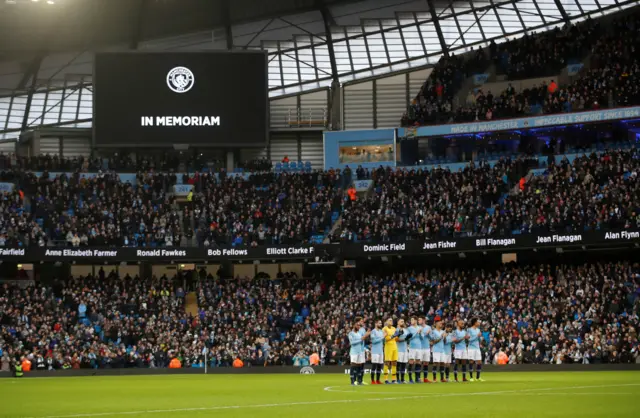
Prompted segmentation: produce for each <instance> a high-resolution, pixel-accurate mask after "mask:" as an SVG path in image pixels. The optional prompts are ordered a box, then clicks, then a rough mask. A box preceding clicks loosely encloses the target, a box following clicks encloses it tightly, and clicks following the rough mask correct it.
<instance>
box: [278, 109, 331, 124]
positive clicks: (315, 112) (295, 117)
mask: <svg viewBox="0 0 640 418" xmlns="http://www.w3.org/2000/svg"><path fill="white" fill-rule="evenodd" d="M327 124H328V113H327V108H326V107H325V108H299V107H298V108H295V109H289V112H288V114H287V118H286V125H287V126H288V127H290V128H326V127H327Z"/></svg>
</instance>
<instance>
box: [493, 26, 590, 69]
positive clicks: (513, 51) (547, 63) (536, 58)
mask: <svg viewBox="0 0 640 418" xmlns="http://www.w3.org/2000/svg"><path fill="white" fill-rule="evenodd" d="M600 31H601V30H600V23H599V22H598V21H597V20H592V19H591V18H588V19H587V20H585V21H583V22H580V23H578V24H577V25H573V24H567V25H565V26H564V27H563V28H562V29H560V28H556V29H553V30H551V31H547V32H542V33H535V32H534V33H532V34H531V35H529V34H525V35H524V36H523V37H522V38H519V39H516V40H514V41H511V42H505V43H502V44H500V45H496V44H495V42H492V43H491V45H490V47H489V50H490V53H491V58H492V60H493V62H494V63H495V65H496V70H497V73H498V74H506V75H507V77H508V79H509V80H518V79H525V78H533V77H544V76H552V75H555V74H559V73H560V71H562V69H563V68H564V67H566V66H567V64H568V63H571V62H574V61H577V62H579V61H580V60H581V59H582V58H584V57H585V56H586V55H587V54H588V52H589V47H590V45H591V42H593V39H597V38H598V36H599V34H600Z"/></svg>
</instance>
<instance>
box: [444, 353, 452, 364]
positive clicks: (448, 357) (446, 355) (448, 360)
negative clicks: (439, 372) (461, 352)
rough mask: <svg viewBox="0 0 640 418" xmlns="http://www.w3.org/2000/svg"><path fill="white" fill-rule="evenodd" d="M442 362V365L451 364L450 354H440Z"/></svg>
mask: <svg viewBox="0 0 640 418" xmlns="http://www.w3.org/2000/svg"><path fill="white" fill-rule="evenodd" d="M442 362H443V363H444V364H451V353H443V354H442Z"/></svg>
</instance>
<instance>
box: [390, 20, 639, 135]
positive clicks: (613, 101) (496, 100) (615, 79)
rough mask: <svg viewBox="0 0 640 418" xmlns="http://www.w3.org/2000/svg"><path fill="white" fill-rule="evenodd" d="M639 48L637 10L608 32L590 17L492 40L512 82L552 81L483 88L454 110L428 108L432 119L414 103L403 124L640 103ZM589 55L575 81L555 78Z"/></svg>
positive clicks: (498, 65) (499, 66) (497, 60)
mask: <svg viewBox="0 0 640 418" xmlns="http://www.w3.org/2000/svg"><path fill="white" fill-rule="evenodd" d="M591 40H595V41H593V42H592V41H591ZM589 48H590V49H589ZM638 48H640V17H639V15H638V14H637V13H634V14H631V15H625V16H622V17H620V18H618V19H615V20H613V21H612V22H611V25H610V27H608V28H607V29H606V31H605V30H604V29H603V28H601V27H600V24H599V23H597V21H596V20H591V19H588V20H586V21H585V22H582V23H580V24H578V25H571V26H566V27H565V28H563V29H562V30H561V29H555V30H553V31H550V32H544V33H542V34H532V35H527V36H525V37H523V38H521V39H518V40H514V41H511V42H506V43H504V44H501V45H500V46H497V45H496V44H494V43H492V44H491V45H490V48H489V52H490V55H491V58H492V60H493V62H494V63H495V64H496V69H497V70H496V71H497V73H503V74H506V75H507V77H508V79H509V80H518V79H524V78H531V77H536V78H537V77H541V76H549V80H548V81H547V82H544V83H541V84H540V85H538V86H534V87H527V88H524V89H522V90H516V89H515V88H514V87H513V86H512V85H511V84H509V86H508V87H507V89H505V90H504V91H501V92H491V91H490V90H486V91H485V90H484V89H482V88H478V89H475V90H472V91H470V92H469V94H468V95H467V98H466V100H465V103H460V104H459V105H458V106H455V110H452V109H453V107H451V106H449V107H448V108H447V109H436V113H433V112H429V114H430V115H431V117H429V118H425V117H424V116H423V115H424V113H425V112H424V109H422V108H420V109H416V105H415V103H412V104H411V105H410V106H409V108H410V111H409V113H407V114H405V115H404V116H403V118H402V124H403V126H408V125H425V124H430V123H432V121H436V120H437V121H438V122H439V123H443V122H474V121H487V120H496V119H505V118H513V117H519V116H526V115H532V114H538V113H544V114H553V113H562V112H576V111H583V110H597V109H600V108H608V107H620V106H632V105H638V104H640V91H639V89H638V71H640V67H639V66H638V61H637V59H636V58H634V55H633V51H636V50H638ZM588 53H590V54H591V55H590V66H589V68H588V69H585V70H582V71H581V72H580V73H579V74H578V76H576V78H575V79H574V80H572V81H571V83H569V84H568V85H567V84H566V83H565V84H563V83H559V82H558V81H557V80H554V79H553V76H554V75H558V74H560V73H561V71H562V69H563V68H564V67H566V66H567V64H568V63H572V62H580V61H581V60H582V59H584V57H585V56H586V55H587V54H588ZM460 85H461V83H458V84H457V85H456V86H460ZM452 90H453V91H452ZM448 92H449V94H450V95H451V97H453V95H454V94H458V91H457V89H450V90H449V91H448ZM421 94H422V93H421ZM418 99H420V95H419V97H418ZM418 101H419V100H418Z"/></svg>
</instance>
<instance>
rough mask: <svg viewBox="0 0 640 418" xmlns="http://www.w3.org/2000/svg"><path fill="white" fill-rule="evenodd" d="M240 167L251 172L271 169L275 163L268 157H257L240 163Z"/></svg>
mask: <svg viewBox="0 0 640 418" xmlns="http://www.w3.org/2000/svg"><path fill="white" fill-rule="evenodd" d="M238 167H239V168H241V169H242V170H244V171H250V172H261V171H271V170H272V169H273V163H272V162H271V160H269V159H267V158H256V159H254V160H249V161H243V162H241V163H239V164H238Z"/></svg>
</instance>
